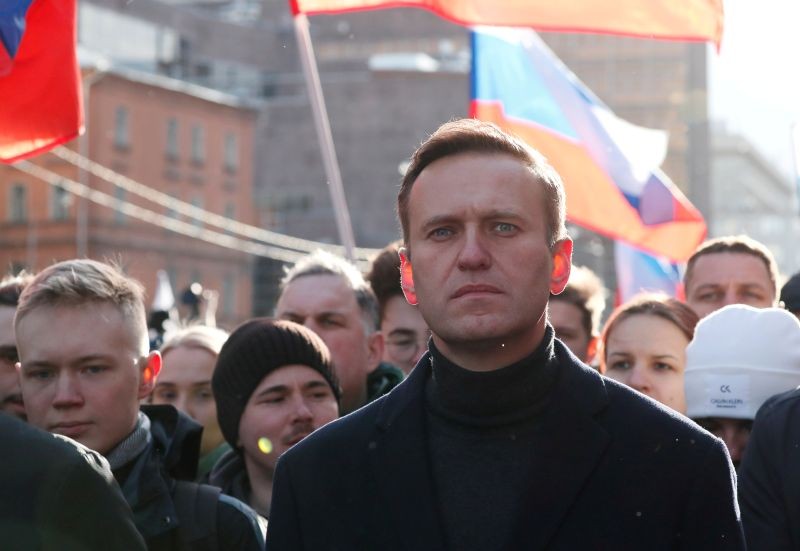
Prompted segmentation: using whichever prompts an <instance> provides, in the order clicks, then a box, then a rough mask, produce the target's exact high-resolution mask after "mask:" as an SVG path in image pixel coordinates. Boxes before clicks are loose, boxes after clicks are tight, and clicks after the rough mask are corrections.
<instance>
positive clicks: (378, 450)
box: [370, 355, 445, 551]
mask: <svg viewBox="0 0 800 551" xmlns="http://www.w3.org/2000/svg"><path fill="white" fill-rule="evenodd" d="M429 374H430V359H429V358H428V356H427V355H426V356H425V357H423V358H422V360H420V362H419V363H418V364H417V367H415V368H414V370H413V371H412V372H411V375H410V376H409V377H408V379H406V380H405V381H404V382H403V383H401V385H400V386H398V387H397V388H396V389H395V390H394V391H393V392H391V393H390V394H389V395H388V396H386V398H385V399H384V403H383V407H382V408H381V412H380V414H379V415H378V419H377V422H376V427H375V432H374V434H373V440H372V441H371V442H370V447H371V448H372V453H371V456H370V457H371V460H370V469H371V471H372V472H371V475H372V476H373V477H374V478H375V480H376V485H377V487H378V489H379V492H380V499H381V500H382V501H383V505H382V507H383V511H385V513H386V515H385V516H386V518H387V519H389V520H388V521H389V523H390V524H392V525H393V531H394V534H395V536H396V537H397V538H398V540H399V541H400V542H401V543H402V545H401V546H400V547H401V548H404V549H408V550H409V551H411V550H419V549H425V550H437V549H445V544H444V535H443V532H442V527H441V522H440V517H439V511H438V509H437V503H438V502H437V499H436V495H435V490H434V482H433V476H432V472H431V466H430V459H429V457H430V456H429V453H428V429H427V421H426V419H425V398H424V396H425V381H426V380H427V378H428V376H429Z"/></svg>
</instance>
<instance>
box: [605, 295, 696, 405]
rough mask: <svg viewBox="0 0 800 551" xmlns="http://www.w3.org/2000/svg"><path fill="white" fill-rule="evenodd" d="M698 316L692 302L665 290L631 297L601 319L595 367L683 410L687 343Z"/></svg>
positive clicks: (692, 333)
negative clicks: (601, 326)
mask: <svg viewBox="0 0 800 551" xmlns="http://www.w3.org/2000/svg"><path fill="white" fill-rule="evenodd" d="M697 321H698V318H697V314H695V313H694V311H692V309H691V308H689V307H688V306H686V305H685V304H683V303H682V302H680V301H678V300H675V299H673V298H670V297H668V296H666V295H656V294H645V295H640V296H638V297H635V298H633V299H632V300H630V301H629V302H627V303H625V304H623V305H622V306H620V307H618V308H617V309H616V310H615V311H614V312H613V313H612V314H611V316H610V317H609V319H608V322H607V323H606V326H605V329H604V330H603V335H602V347H603V350H602V354H601V363H600V372H601V373H603V374H604V375H606V376H608V377H610V378H612V379H614V380H616V381H619V382H621V383H623V384H625V385H627V386H629V387H631V388H633V389H635V390H638V391H639V392H641V393H643V394H646V395H647V396H650V397H651V398H653V399H654V400H657V401H659V402H661V403H662V404H664V405H665V406H667V407H670V408H672V409H674V410H675V411H677V412H679V413H686V398H685V393H684V388H683V372H684V369H685V367H686V346H687V345H688V344H689V341H691V340H692V336H693V335H694V328H695V325H697Z"/></svg>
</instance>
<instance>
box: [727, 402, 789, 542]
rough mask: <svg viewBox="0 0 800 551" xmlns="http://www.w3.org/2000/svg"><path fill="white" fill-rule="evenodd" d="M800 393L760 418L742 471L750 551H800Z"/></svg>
mask: <svg viewBox="0 0 800 551" xmlns="http://www.w3.org/2000/svg"><path fill="white" fill-rule="evenodd" d="M798 444H800V389H794V390H791V391H789V392H784V393H782V394H778V395H777V396H773V397H772V398H770V399H769V400H767V401H766V402H765V403H764V405H763V406H761V409H759V410H758V413H757V414H756V420H755V423H754V424H753V432H752V433H751V435H750V440H749V441H748V443H747V450H746V451H745V453H744V459H743V460H742V465H741V467H739V480H740V481H741V484H740V487H739V499H740V501H741V503H742V520H743V522H744V532H745V535H746V536H747V544H748V545H749V546H750V548H751V549H770V550H776V551H777V550H789V549H794V550H796V549H800V469H798V465H800V445H798Z"/></svg>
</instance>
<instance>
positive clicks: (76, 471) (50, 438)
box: [0, 413, 145, 551]
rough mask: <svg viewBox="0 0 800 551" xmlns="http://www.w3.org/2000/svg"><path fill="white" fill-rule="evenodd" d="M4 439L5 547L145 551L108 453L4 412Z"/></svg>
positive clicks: (1, 517) (1, 520) (1, 496)
mask: <svg viewBox="0 0 800 551" xmlns="http://www.w3.org/2000/svg"><path fill="white" fill-rule="evenodd" d="M0 442H2V443H3V450H4V453H3V460H2V465H3V468H2V469H0V534H2V536H0V547H3V548H4V549H40V550H42V551H144V549H145V546H144V540H142V537H141V536H140V535H139V532H137V531H136V526H134V524H133V514H132V513H131V509H130V507H128V504H127V503H125V499H124V498H123V497H122V494H121V493H120V491H119V487H117V484H116V482H114V477H113V476H112V475H111V469H109V467H108V462H107V461H106V460H105V459H104V458H103V457H102V456H101V455H100V454H98V453H96V452H93V451H92V450H90V449H88V448H86V447H84V446H81V445H80V444H78V443H77V442H74V441H72V440H70V439H69V438H65V437H63V436H58V435H54V434H49V433H47V432H44V431H41V430H39V429H36V428H33V427H31V426H30V425H28V424H26V423H23V422H22V421H20V420H18V419H16V418H14V417H12V416H11V415H7V414H3V413H0Z"/></svg>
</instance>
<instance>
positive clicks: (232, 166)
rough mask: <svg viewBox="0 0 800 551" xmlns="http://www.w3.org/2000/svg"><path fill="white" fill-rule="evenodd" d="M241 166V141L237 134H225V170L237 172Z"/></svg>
mask: <svg viewBox="0 0 800 551" xmlns="http://www.w3.org/2000/svg"><path fill="white" fill-rule="evenodd" d="M238 167H239V142H238V140H237V139H236V134H233V133H228V134H225V170H228V171H230V172H235V171H236V169H237V168H238Z"/></svg>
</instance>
